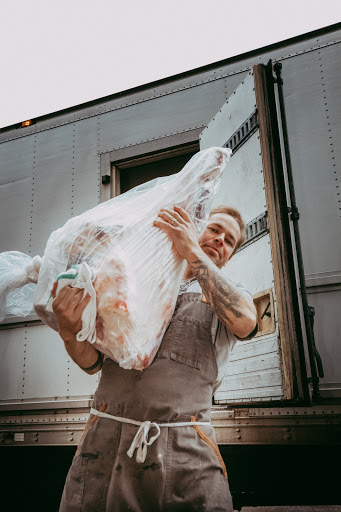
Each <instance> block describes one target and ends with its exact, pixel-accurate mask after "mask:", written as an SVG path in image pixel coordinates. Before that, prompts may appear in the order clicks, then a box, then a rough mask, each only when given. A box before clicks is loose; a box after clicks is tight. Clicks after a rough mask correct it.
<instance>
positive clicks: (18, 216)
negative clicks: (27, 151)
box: [0, 178, 33, 254]
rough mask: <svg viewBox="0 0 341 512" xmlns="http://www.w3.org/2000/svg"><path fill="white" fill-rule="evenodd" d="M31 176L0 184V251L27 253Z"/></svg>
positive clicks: (28, 248)
mask: <svg viewBox="0 0 341 512" xmlns="http://www.w3.org/2000/svg"><path fill="white" fill-rule="evenodd" d="M32 182H33V180H32V178H24V179H22V180H21V181H16V182H12V183H9V184H6V185H1V186H0V218H1V226H0V252H4V251H21V252H23V253H25V254H29V250H30V247H29V245H30V244H29V231H30V226H31V224H30V222H31V199H32Z"/></svg>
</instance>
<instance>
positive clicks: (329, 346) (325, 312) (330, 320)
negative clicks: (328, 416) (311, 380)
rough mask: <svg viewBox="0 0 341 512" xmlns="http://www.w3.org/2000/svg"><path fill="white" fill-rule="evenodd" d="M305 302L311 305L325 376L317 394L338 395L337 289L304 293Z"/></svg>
mask: <svg viewBox="0 0 341 512" xmlns="http://www.w3.org/2000/svg"><path fill="white" fill-rule="evenodd" d="M308 301H309V305H310V306H313V307H314V308H315V320H314V334H315V343H316V347H317V350H318V351H319V354H320V356H321V358H322V363H323V369H324V373H325V377H324V378H322V379H321V380H320V391H321V395H322V396H325V397H334V398H335V397H340V396H341V370H340V368H341V343H340V341H341V315H340V304H341V290H336V291H333V288H332V287H331V288H330V291H324V292H323V293H314V294H309V295H308Z"/></svg>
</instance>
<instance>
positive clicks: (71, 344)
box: [64, 339, 103, 375]
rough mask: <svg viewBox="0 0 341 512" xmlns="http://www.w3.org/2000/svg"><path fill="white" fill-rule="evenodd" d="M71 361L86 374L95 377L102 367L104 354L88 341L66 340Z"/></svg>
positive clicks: (65, 343)
mask: <svg viewBox="0 0 341 512" xmlns="http://www.w3.org/2000/svg"><path fill="white" fill-rule="evenodd" d="M64 345H65V348H66V351H67V353H68V354H69V356H70V357H71V359H72V360H73V361H74V362H75V363H76V364H77V365H78V366H79V367H80V368H81V369H82V370H84V371H85V372H86V373H88V374H90V375H93V374H94V373H97V372H98V371H99V370H100V369H101V367H102V361H103V358H102V354H101V353H100V352H99V351H98V350H97V349H96V348H95V347H94V346H93V345H91V343H89V342H88V341H82V342H79V341H77V340H76V339H75V340H70V339H67V340H64Z"/></svg>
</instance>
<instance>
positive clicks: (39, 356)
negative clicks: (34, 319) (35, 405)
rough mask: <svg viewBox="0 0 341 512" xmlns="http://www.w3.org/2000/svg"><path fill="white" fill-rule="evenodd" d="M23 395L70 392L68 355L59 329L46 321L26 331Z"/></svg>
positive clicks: (32, 395) (63, 394) (41, 395)
mask: <svg viewBox="0 0 341 512" xmlns="http://www.w3.org/2000/svg"><path fill="white" fill-rule="evenodd" d="M25 361H26V367H25V375H24V387H23V392H24V394H23V398H32V397H34V398H42V397H46V396H47V397H51V396H66V395H68V393H67V389H68V373H69V372H68V368H69V364H68V355H67V353H66V351H65V348H64V343H63V342H62V340H61V339H60V337H59V335H58V333H56V332H55V331H52V329H50V328H48V327H47V326H45V325H39V326H36V327H28V328H27V329H26V332H25Z"/></svg>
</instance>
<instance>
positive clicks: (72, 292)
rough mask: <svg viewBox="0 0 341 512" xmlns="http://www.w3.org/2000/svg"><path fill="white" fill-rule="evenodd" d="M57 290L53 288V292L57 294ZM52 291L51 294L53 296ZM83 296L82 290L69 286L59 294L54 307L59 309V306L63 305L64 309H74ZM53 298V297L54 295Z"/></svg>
mask: <svg viewBox="0 0 341 512" xmlns="http://www.w3.org/2000/svg"><path fill="white" fill-rule="evenodd" d="M55 290H56V288H55V286H53V289H52V291H54V293H56V292H55ZM52 291H51V294H52ZM82 294H83V290H82V289H81V288H73V287H71V286H69V285H67V286H64V288H62V289H61V290H60V292H59V293H58V296H57V297H55V299H54V301H53V304H54V307H55V308H56V307H58V306H59V305H61V304H62V305H63V306H64V307H72V306H73V307H74V306H75V305H77V304H78V302H79V301H80V300H81V298H82ZM52 296H53V295H52Z"/></svg>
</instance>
